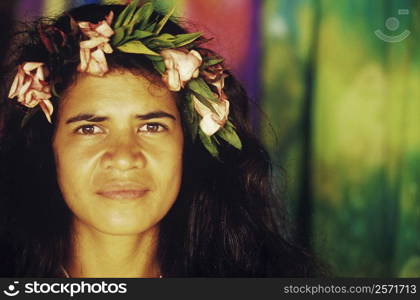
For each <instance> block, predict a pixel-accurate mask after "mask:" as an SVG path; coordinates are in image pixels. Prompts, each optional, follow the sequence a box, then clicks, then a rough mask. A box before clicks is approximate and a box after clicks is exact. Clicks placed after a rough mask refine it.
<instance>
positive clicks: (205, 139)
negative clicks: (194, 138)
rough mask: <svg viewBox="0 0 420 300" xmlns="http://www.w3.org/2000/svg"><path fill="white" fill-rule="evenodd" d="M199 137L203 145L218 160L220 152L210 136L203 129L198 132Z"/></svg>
mask: <svg viewBox="0 0 420 300" xmlns="http://www.w3.org/2000/svg"><path fill="white" fill-rule="evenodd" d="M198 136H199V137H200V140H201V142H202V143H203V145H204V147H205V148H206V149H207V151H208V152H209V153H210V154H211V155H212V156H213V157H216V158H218V157H219V151H218V150H217V146H216V145H215V143H214V142H213V141H212V139H211V137H210V136H207V135H206V134H205V133H204V132H203V131H202V130H201V129H200V130H198Z"/></svg>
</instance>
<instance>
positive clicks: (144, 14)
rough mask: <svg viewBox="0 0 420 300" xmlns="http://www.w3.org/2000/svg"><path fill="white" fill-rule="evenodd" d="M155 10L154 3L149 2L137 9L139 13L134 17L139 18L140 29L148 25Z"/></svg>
mask: <svg viewBox="0 0 420 300" xmlns="http://www.w3.org/2000/svg"><path fill="white" fill-rule="evenodd" d="M153 10H154V7H153V3H152V2H147V3H145V4H144V5H143V6H142V7H141V8H140V9H139V10H138V11H137V14H136V16H135V17H134V18H133V19H136V20H137V18H138V20H137V21H136V22H138V23H139V29H141V30H143V29H144V28H145V27H146V25H147V23H149V19H150V16H151V15H152V13H153ZM149 31H151V30H149Z"/></svg>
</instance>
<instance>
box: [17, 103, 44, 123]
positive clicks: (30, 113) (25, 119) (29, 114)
mask: <svg viewBox="0 0 420 300" xmlns="http://www.w3.org/2000/svg"><path fill="white" fill-rule="evenodd" d="M38 111H40V108H39V106H38V107H35V108H32V109H31V110H30V111H28V112H27V113H26V114H25V116H24V117H23V119H22V122H21V123H20V127H21V128H23V127H25V126H26V125H27V124H28V122H29V120H30V119H32V117H33V116H34V115H35V114H36V113H37V112H38Z"/></svg>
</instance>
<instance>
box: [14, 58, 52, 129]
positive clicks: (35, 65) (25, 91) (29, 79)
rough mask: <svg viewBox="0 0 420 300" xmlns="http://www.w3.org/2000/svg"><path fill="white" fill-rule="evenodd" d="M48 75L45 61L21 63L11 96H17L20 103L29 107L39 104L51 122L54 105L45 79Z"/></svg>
mask: <svg viewBox="0 0 420 300" xmlns="http://www.w3.org/2000/svg"><path fill="white" fill-rule="evenodd" d="M47 75H48V70H47V69H46V68H45V66H44V63H40V62H27V63H24V64H23V65H20V66H19V67H18V71H17V74H16V76H15V79H14V80H13V83H12V87H11V88H10V92H9V98H10V99H13V98H15V97H17V101H18V102H19V103H21V104H22V105H24V106H26V107H29V108H33V107H35V106H37V105H38V104H39V105H40V107H41V109H42V111H43V112H44V114H45V116H46V117H47V120H48V122H50V123H51V115H52V113H53V105H52V103H51V101H50V98H51V97H52V95H51V88H50V86H49V85H48V83H47V82H46V81H45V77H46V76H47Z"/></svg>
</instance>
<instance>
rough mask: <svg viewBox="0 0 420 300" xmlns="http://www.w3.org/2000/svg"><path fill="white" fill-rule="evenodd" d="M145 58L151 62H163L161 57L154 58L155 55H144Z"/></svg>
mask: <svg viewBox="0 0 420 300" xmlns="http://www.w3.org/2000/svg"><path fill="white" fill-rule="evenodd" d="M146 57H147V58H148V59H150V60H151V61H162V62H163V57H162V56H160V55H159V56H155V55H146Z"/></svg>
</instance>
